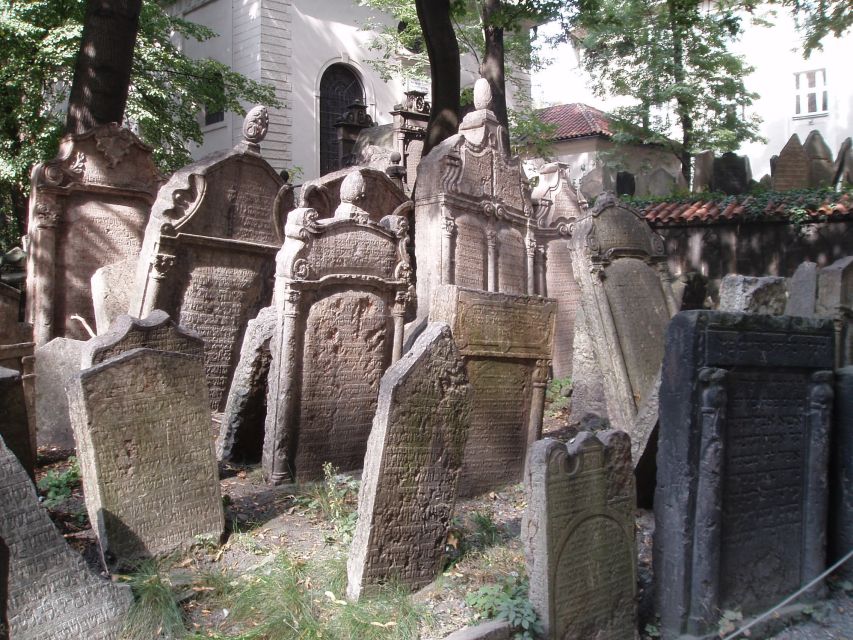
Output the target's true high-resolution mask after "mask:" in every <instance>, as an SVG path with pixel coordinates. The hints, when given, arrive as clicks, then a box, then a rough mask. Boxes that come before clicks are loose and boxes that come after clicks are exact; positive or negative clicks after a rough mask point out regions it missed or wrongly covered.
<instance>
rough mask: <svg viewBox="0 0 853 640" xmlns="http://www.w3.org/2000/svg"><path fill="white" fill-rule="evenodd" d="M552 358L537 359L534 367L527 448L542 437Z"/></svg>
mask: <svg viewBox="0 0 853 640" xmlns="http://www.w3.org/2000/svg"><path fill="white" fill-rule="evenodd" d="M550 367H551V361H550V360H537V361H536V366H535V367H534V369H533V378H532V380H531V382H532V384H533V392H532V394H531V398H530V416H529V417H528V423H527V448H528V450H529V449H530V445H532V444H533V443H534V442H536V441H537V440H541V439H542V415H543V413H544V412H545V389H546V388H547V386H548V372H549V369H550Z"/></svg>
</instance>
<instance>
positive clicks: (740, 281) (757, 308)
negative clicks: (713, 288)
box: [719, 273, 788, 316]
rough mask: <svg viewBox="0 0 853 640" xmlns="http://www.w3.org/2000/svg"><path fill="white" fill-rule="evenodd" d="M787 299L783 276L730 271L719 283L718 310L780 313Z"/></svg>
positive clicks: (782, 311)
mask: <svg viewBox="0 0 853 640" xmlns="http://www.w3.org/2000/svg"><path fill="white" fill-rule="evenodd" d="M787 301H788V292H787V289H786V286H785V278H780V277H778V276H761V277H757V278H756V277H752V276H741V275H736V274H732V273H730V274H729V275H727V276H726V277H725V278H723V281H722V283H720V307H719V308H720V311H736V312H741V313H764V314H768V315H775V316H778V315H782V314H783V313H784V312H785V304H786V303H787Z"/></svg>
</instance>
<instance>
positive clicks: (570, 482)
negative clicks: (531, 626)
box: [522, 431, 637, 640]
mask: <svg viewBox="0 0 853 640" xmlns="http://www.w3.org/2000/svg"><path fill="white" fill-rule="evenodd" d="M526 481H527V495H528V500H529V502H528V505H527V510H526V512H525V515H524V523H523V525H522V535H523V537H524V544H525V552H526V555H527V573H528V575H529V577H530V595H529V598H530V602H531V604H532V605H533V608H534V609H535V611H536V613H537V614H539V619H540V620H541V621H542V626H543V628H544V631H545V634H544V636H545V637H546V638H549V639H554V640H587V639H589V638H610V639H613V640H634V638H636V637H637V636H636V627H637V621H636V618H637V608H636V602H635V597H634V596H635V592H636V584H637V551H636V544H635V542H634V509H635V498H634V469H633V465H632V464H631V441H630V438H628V435H627V434H626V433H624V432H622V431H603V432H598V433H592V432H589V431H582V432H581V433H580V434H579V435H578V436H577V437H576V438H574V439H573V440H572V441H571V442H570V443H569V444H568V445H566V444H564V443H562V442H559V441H557V440H551V439H549V438H546V439H545V440H540V441H538V442H536V443H534V445H533V447H532V448H531V451H530V459H529V462H528V465H527V479H526Z"/></svg>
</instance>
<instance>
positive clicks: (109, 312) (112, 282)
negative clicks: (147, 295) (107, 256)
mask: <svg viewBox="0 0 853 640" xmlns="http://www.w3.org/2000/svg"><path fill="white" fill-rule="evenodd" d="M136 262H137V258H136V257H134V258H129V259H127V260H122V261H120V262H115V263H113V264H108V265H107V266H105V267H101V268H100V269H98V270H97V271H95V273H94V274H93V275H92V306H93V307H94V309H95V325H96V326H95V331H96V332H97V333H98V334H102V333H105V332H106V331H108V330H109V328H110V325H111V324H112V322H113V320H115V319H116V318H118V317H119V316H120V315H122V314H125V313H127V310H128V309H129V308H130V296H131V293H132V292H133V279H134V277H135V271H136Z"/></svg>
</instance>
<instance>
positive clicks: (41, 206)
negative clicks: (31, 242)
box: [36, 202, 60, 229]
mask: <svg viewBox="0 0 853 640" xmlns="http://www.w3.org/2000/svg"><path fill="white" fill-rule="evenodd" d="M36 218H37V221H38V222H37V224H38V227H39V228H40V229H51V228H54V227H56V226H57V225H58V224H59V218H60V213H59V208H58V207H57V206H56V204H55V203H53V202H39V203H38V204H37V205H36Z"/></svg>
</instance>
